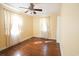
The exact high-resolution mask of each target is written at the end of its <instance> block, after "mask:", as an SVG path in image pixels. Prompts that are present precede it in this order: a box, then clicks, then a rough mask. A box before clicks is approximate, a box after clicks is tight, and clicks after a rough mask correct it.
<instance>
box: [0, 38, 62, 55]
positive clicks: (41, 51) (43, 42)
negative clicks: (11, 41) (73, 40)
mask: <svg viewBox="0 0 79 59" xmlns="http://www.w3.org/2000/svg"><path fill="white" fill-rule="evenodd" d="M0 55H1V56H60V55H61V54H60V48H59V46H58V44H57V43H56V41H55V40H51V39H43V38H35V37H33V38H31V39H28V40H26V41H24V42H21V43H19V44H17V45H15V46H12V47H9V48H7V49H5V50H3V51H0Z"/></svg>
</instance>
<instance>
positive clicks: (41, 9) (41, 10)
mask: <svg viewBox="0 0 79 59" xmlns="http://www.w3.org/2000/svg"><path fill="white" fill-rule="evenodd" d="M34 10H35V11H42V9H34Z"/></svg>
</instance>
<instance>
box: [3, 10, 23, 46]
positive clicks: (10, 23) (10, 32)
mask: <svg viewBox="0 0 79 59" xmlns="http://www.w3.org/2000/svg"><path fill="white" fill-rule="evenodd" d="M3 16H4V28H5V36H6V43H7V47H9V46H12V45H14V44H17V43H18V42H19V39H20V33H21V27H22V18H21V16H20V15H18V14H15V13H12V12H10V11H8V10H6V9H3Z"/></svg>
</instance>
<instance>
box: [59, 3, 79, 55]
mask: <svg viewBox="0 0 79 59" xmlns="http://www.w3.org/2000/svg"><path fill="white" fill-rule="evenodd" d="M60 22H61V23H60V32H61V33H60V39H61V42H60V43H61V44H60V45H61V47H62V49H63V50H62V52H63V53H62V55H71V56H72V55H79V4H62V8H61V20H60Z"/></svg>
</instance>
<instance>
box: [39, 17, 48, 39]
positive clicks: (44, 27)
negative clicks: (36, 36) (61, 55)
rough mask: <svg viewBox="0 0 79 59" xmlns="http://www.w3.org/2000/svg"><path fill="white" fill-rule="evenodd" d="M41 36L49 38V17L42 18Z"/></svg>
mask: <svg viewBox="0 0 79 59" xmlns="http://www.w3.org/2000/svg"><path fill="white" fill-rule="evenodd" d="M40 36H41V37H42V38H49V17H43V18H40Z"/></svg>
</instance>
